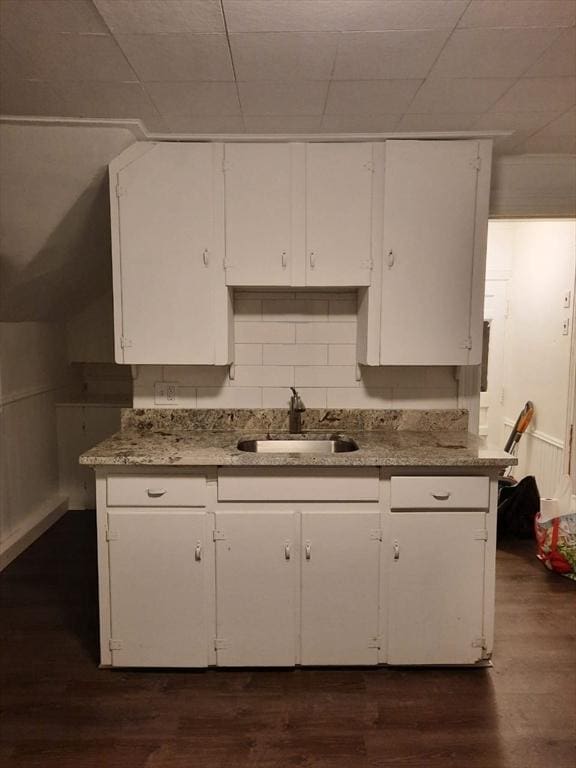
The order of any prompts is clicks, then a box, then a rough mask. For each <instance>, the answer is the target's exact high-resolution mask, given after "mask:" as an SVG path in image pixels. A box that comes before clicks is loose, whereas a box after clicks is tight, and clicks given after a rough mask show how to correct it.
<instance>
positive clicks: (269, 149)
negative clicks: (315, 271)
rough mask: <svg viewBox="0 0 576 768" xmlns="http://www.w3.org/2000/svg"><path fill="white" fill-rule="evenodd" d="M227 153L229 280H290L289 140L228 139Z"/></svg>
mask: <svg viewBox="0 0 576 768" xmlns="http://www.w3.org/2000/svg"><path fill="white" fill-rule="evenodd" d="M224 152H225V161H224V162H225V165H224V167H225V174H224V179H225V182H224V183H225V189H226V192H225V197H226V283H227V284H228V285H259V286H267V285H290V279H291V260H292V258H293V254H292V206H291V168H292V160H291V157H292V149H291V145H290V144H226V145H225V148H224ZM298 255H299V256H300V258H302V255H301V254H298Z"/></svg>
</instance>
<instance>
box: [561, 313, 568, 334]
mask: <svg viewBox="0 0 576 768" xmlns="http://www.w3.org/2000/svg"><path fill="white" fill-rule="evenodd" d="M569 332H570V319H569V318H568V317H567V318H566V320H564V321H563V323H562V336H568V333H569Z"/></svg>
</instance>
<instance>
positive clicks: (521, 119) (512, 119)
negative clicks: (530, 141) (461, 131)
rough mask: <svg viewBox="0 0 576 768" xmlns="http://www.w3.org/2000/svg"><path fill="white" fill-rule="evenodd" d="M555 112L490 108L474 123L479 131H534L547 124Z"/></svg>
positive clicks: (552, 118)
mask: <svg viewBox="0 0 576 768" xmlns="http://www.w3.org/2000/svg"><path fill="white" fill-rule="evenodd" d="M557 114H558V113H557V112H496V111H495V110H490V111H489V112H485V113H484V114H483V115H481V116H480V117H479V118H478V119H477V120H476V121H475V123H474V126H473V127H474V128H477V129H478V130H480V131H492V130H493V131H528V132H529V133H530V132H534V131H537V130H539V129H540V128H542V127H543V126H544V125H547V124H548V123H549V122H550V121H551V120H554V118H555V117H556V116H557Z"/></svg>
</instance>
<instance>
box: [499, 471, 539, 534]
mask: <svg viewBox="0 0 576 768" xmlns="http://www.w3.org/2000/svg"><path fill="white" fill-rule="evenodd" d="M539 511H540V492H539V491H538V486H537V485H536V478H535V477H533V475H528V476H527V477H524V478H522V480H520V482H519V483H516V485H503V486H502V487H501V488H500V493H499V495H498V538H499V539H501V538H507V537H509V538H515V539H533V538H534V518H535V517H536V514H537V513H538V512H539Z"/></svg>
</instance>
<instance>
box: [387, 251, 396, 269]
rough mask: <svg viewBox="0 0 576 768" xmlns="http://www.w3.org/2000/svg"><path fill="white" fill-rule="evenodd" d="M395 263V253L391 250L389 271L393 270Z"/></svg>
mask: <svg viewBox="0 0 576 768" xmlns="http://www.w3.org/2000/svg"><path fill="white" fill-rule="evenodd" d="M394 261H395V257H394V251H393V250H392V249H390V250H389V251H388V269H392V267H393V266H394Z"/></svg>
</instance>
